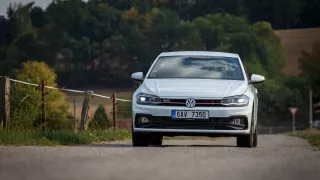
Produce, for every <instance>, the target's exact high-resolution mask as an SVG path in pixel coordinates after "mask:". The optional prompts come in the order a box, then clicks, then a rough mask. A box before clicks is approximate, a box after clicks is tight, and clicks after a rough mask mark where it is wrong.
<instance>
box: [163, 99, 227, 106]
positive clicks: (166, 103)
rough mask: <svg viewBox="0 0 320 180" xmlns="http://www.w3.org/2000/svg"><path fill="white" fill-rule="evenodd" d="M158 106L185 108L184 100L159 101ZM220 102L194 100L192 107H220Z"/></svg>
mask: <svg viewBox="0 0 320 180" xmlns="http://www.w3.org/2000/svg"><path fill="white" fill-rule="evenodd" d="M159 105H160V106H186V99H161V103H160V104H159ZM221 106H222V104H221V100H203V99H196V105H195V106H194V107H221Z"/></svg>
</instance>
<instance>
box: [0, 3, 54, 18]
mask: <svg viewBox="0 0 320 180" xmlns="http://www.w3.org/2000/svg"><path fill="white" fill-rule="evenodd" d="M10 2H11V3H14V2H17V3H19V2H21V3H23V4H26V3H29V2H35V5H36V6H40V7H42V8H46V7H47V6H48V4H50V3H51V2H52V0H0V15H5V14H6V12H7V8H8V6H9V4H10Z"/></svg>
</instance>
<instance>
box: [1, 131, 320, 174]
mask: <svg viewBox="0 0 320 180" xmlns="http://www.w3.org/2000/svg"><path fill="white" fill-rule="evenodd" d="M235 144H236V141H235V138H227V139H220V140H216V141H213V140H166V141H165V143H164V146H163V147H139V148H136V147H135V148H133V147H132V146H131V144H130V141H128V142H126V141H123V142H112V143H102V144H94V145H86V146H77V147H3V146H2V147H1V146H0V179H1V180H2V179H3V180H40V179H41V180H42V179H45V180H126V179H130V180H189V179H192V180H212V179H216V180H228V179H235V180H264V179H268V180H275V179H279V180H280V179H281V180H313V179H314V180H319V178H320V151H313V150H312V149H310V147H309V146H308V143H307V142H306V141H305V140H302V139H299V138H295V137H288V136H285V135H261V136H259V145H258V147H257V148H253V149H248V148H237V147H235Z"/></svg>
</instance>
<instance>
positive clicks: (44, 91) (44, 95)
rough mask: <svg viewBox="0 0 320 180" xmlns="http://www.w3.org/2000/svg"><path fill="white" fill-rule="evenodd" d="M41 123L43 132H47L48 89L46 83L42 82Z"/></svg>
mask: <svg viewBox="0 0 320 180" xmlns="http://www.w3.org/2000/svg"><path fill="white" fill-rule="evenodd" d="M41 100H42V104H41V121H42V122H41V123H42V130H45V128H46V127H45V126H46V87H45V82H44V81H41Z"/></svg>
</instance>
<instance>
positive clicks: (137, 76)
mask: <svg viewBox="0 0 320 180" xmlns="http://www.w3.org/2000/svg"><path fill="white" fill-rule="evenodd" d="M131 79H132V80H134V81H136V82H142V81H143V72H136V73H133V74H132V75H131Z"/></svg>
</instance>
